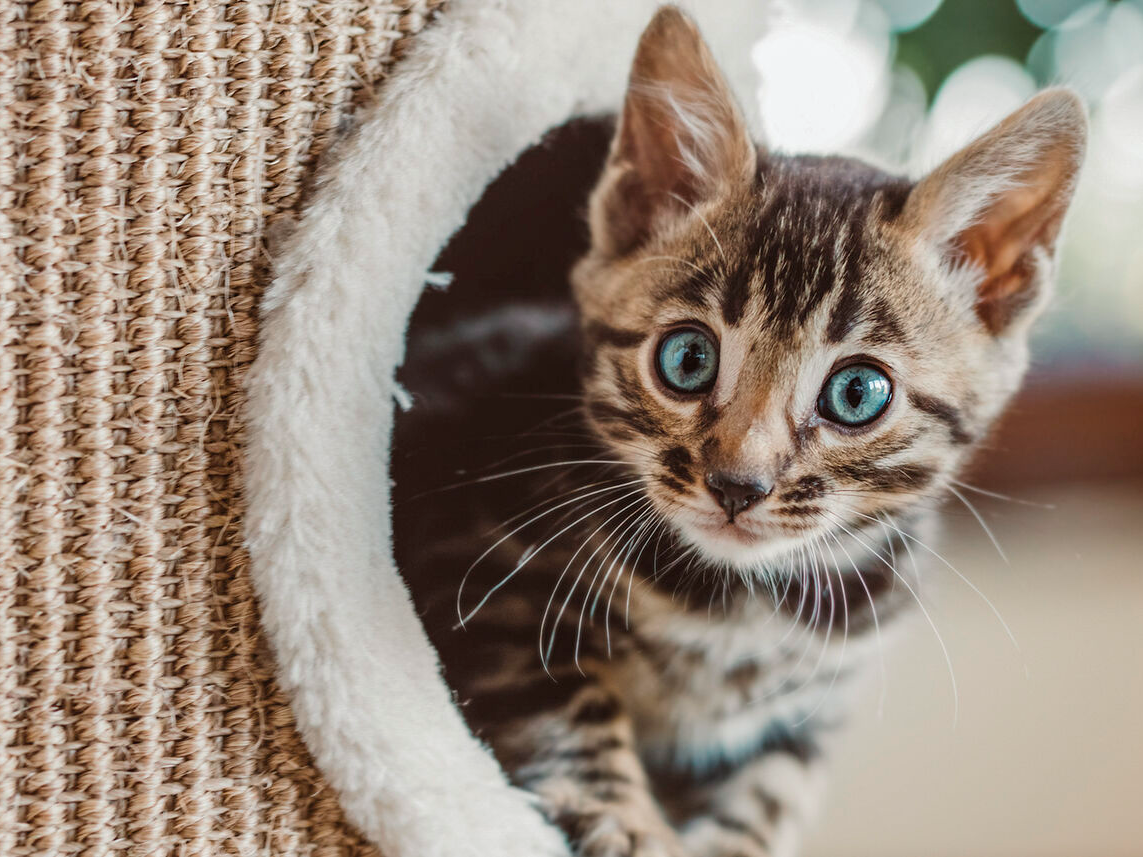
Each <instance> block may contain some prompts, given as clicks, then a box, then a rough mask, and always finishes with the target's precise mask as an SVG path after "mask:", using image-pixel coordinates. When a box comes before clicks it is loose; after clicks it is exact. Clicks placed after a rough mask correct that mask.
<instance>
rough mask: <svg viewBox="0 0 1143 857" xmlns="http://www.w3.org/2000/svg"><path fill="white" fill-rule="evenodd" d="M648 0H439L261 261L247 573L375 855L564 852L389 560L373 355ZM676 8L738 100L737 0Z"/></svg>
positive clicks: (611, 60) (396, 335)
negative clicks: (488, 189)
mask: <svg viewBox="0 0 1143 857" xmlns="http://www.w3.org/2000/svg"><path fill="white" fill-rule="evenodd" d="M656 5H657V4H656V3H655V2H653V0H623V2H616V0H578V2H574V3H569V2H555V0H499V2H491V0H452V2H450V3H449V5H448V6H447V11H446V12H445V13H444V14H443V15H442V17H441V19H440V20H439V21H438V22H437V23H436V24H435V25H434V26H433V27H431V28H430V29H428V30H427V31H425V32H424V33H422V34H421V35H419V36H418V37H417V40H416V44H415V45H414V48H413V50H412V51H411V52H410V54H409V55H408V56H407V57H406V59H405V60H404V61H403V62H402V63H401V65H400V66H399V67H398V69H397V70H396V73H395V74H394V75H393V76H392V77H391V78H390V79H389V80H388V81H387V82H386V84H385V85H384V88H383V89H382V92H381V94H380V101H379V103H378V104H377V106H376V107H375V108H373V109H372V110H371V111H370V112H369V113H368V115H366V116H364V117H363V118H362V121H361V123H360V125H359V126H358V128H357V130H356V131H355V133H354V134H353V135H352V136H351V137H350V138H349V139H348V140H347V141H346V142H345V143H344V144H343V145H342V146H341V147H340V149H339V151H338V153H337V154H338V158H339V160H337V161H336V162H335V163H334V164H333V165H331V166H330V167H328V168H327V169H326V172H325V174H324V178H323V181H322V182H320V184H319V186H318V188H317V190H316V192H315V193H314V195H313V198H312V201H311V203H310V205H309V206H308V208H307V209H306V210H305V211H304V213H303V215H302V217H301V219H300V221H299V224H298V228H297V229H296V231H295V232H294V234H293V236H292V238H291V239H290V241H289V242H288V243H287V245H286V246H285V247H283V248H282V249H281V252H280V253H279V255H278V258H277V265H276V272H277V275H276V279H275V281H274V283H273V285H272V287H271V288H270V290H269V292H268V294H267V295H266V298H265V301H264V305H263V311H264V318H263V324H262V331H261V341H262V342H261V350H260V355H259V357H258V360H257V362H256V364H255V366H254V368H253V370H252V372H251V375H250V377H249V380H248V389H249V414H248V416H249V425H250V444H249V449H248V460H247V473H248V501H249V512H248V515H247V521H246V526H247V539H248V543H249V547H250V552H251V557H252V560H253V573H254V583H255V585H256V587H257V589H258V592H259V595H260V598H261V604H262V620H263V623H264V625H265V628H266V632H267V635H268V637H269V639H270V642H271V644H272V645H273V648H274V650H275V653H276V655H277V659H278V665H279V671H280V678H281V682H282V684H283V685H284V686H285V688H286V689H287V690H288V692H289V693H290V694H291V696H292V699H293V707H294V713H295V715H296V718H297V722H298V726H299V728H300V730H301V733H302V735H303V737H304V738H305V740H306V742H307V744H308V745H309V747H310V749H311V751H312V752H313V755H314V759H315V761H316V763H317V765H318V767H319V768H320V769H321V770H322V771H323V772H324V774H325V776H326V777H327V779H328V780H329V782H330V783H331V784H332V785H333V786H334V787H335V788H336V789H337V790H338V792H339V794H340V796H341V801H342V804H343V806H344V808H345V811H346V813H347V815H348V816H349V818H350V819H351V820H352V821H353V823H355V824H356V825H357V826H358V827H359V828H360V829H361V830H362V831H363V832H364V834H365V835H366V836H367V837H369V838H370V839H371V840H372V841H374V842H375V843H376V844H377V845H378V846H380V848H381V850H382V852H383V853H384V854H385V855H386V857H405V855H408V856H409V857H413V855H415V857H438V856H439V857H446V855H447V857H463V855H474V857H475V855H480V857H489V855H497V857H514V855H520V857H525V855H526V856H527V857H538V856H539V855H545V854H546V855H556V854H566V853H567V852H566V846H565V845H564V843H563V839H562V837H561V836H560V834H559V833H558V832H557V831H556V830H555V829H554V828H551V827H549V826H548V825H547V824H546V823H545V822H544V821H543V820H542V819H541V817H540V815H539V813H538V812H536V811H535V809H534V807H533V806H532V805H531V804H530V801H529V799H528V798H527V796H526V795H525V794H523V793H522V792H520V791H518V790H516V789H513V788H512V787H510V786H509V785H508V783H507V781H506V779H505V777H504V775H503V773H502V771H501V770H500V768H499V767H498V765H497V764H496V762H495V760H494V759H493V758H492V756H491V755H490V754H489V753H488V751H487V750H486V749H485V748H484V747H483V746H482V745H481V744H480V743H479V742H478V741H477V740H476V739H475V738H474V737H473V736H472V735H471V734H470V733H469V732H468V730H467V728H466V727H465V724H464V722H463V720H462V719H461V717H460V716H459V713H458V712H457V710H456V708H455V707H454V705H453V702H452V699H451V696H450V693H449V691H448V688H447V687H446V685H445V684H444V682H443V681H442V680H441V678H440V675H439V670H438V663H437V658H436V653H435V652H434V651H433V650H432V648H431V647H430V646H429V644H428V642H427V640H426V638H425V635H424V632H423V629H422V628H421V626H420V624H419V622H418V620H417V617H416V615H415V614H414V612H413V609H412V607H411V604H410V601H409V598H408V595H407V593H406V590H405V587H404V584H403V583H402V581H401V579H400V577H399V576H398V574H397V571H396V569H395V568H394V566H393V561H392V552H391V522H390V517H389V482H388V474H387V464H388V462H387V459H388V450H389V438H390V429H391V425H392V403H393V400H394V395H395V394H396V389H395V386H394V381H393V372H394V368H395V367H396V366H397V365H398V364H399V363H400V361H401V359H402V352H403V338H404V331H405V327H406V324H407V321H408V318H409V315H410V312H411V311H412V309H413V306H414V304H415V302H416V300H417V298H418V295H419V293H420V290H421V288H422V287H423V284H424V282H425V278H426V272H427V270H428V268H429V266H430V265H431V264H432V262H433V260H434V258H435V257H436V255H437V253H438V252H439V251H440V249H441V247H442V246H443V245H444V243H445V241H446V240H447V239H448V238H449V236H450V235H451V234H452V233H453V232H454V231H455V230H456V229H457V228H458V227H460V225H461V224H462V223H463V220H464V217H465V215H466V213H467V211H468V209H469V207H470V206H471V205H472V204H473V203H474V202H475V201H476V200H477V199H478V198H479V196H480V194H481V192H482V191H483V190H484V188H485V186H486V185H487V184H488V183H489V182H490V181H491V180H492V179H493V178H494V177H495V176H496V175H497V173H499V172H500V171H501V170H502V169H503V168H504V167H505V166H506V165H507V164H509V163H510V162H511V161H512V160H513V159H514V158H516V157H517V156H518V155H519V154H520V153H521V152H522V151H523V150H524V149H526V148H527V147H528V146H529V145H531V144H534V143H535V142H536V141H538V140H539V139H540V137H541V136H542V134H543V133H544V132H545V131H546V130H547V129H549V128H551V127H553V126H556V125H559V124H561V123H563V122H565V121H566V120H568V119H569V118H572V117H574V116H576V115H581V114H585V113H586V114H590V113H596V112H601V111H605V110H614V109H616V107H617V106H618V104H619V103H620V98H621V96H622V93H623V89H624V86H625V84H626V76H627V67H628V64H629V62H630V60H631V56H632V54H633V51H634V47H635V43H636V39H637V37H638V34H639V32H640V30H641V29H642V27H643V26H644V25H645V24H646V22H647V21H648V20H649V19H650V16H651V13H652V11H653V9H654V7H655V6H656ZM692 6H693V7H695V8H692V10H691V11H692V12H693V13H694V14H695V16H696V18H697V19H698V21H699V23H700V24H701V25H702V26H703V29H704V31H705V33H706V35H707V38H708V40H709V41H710V43H711V45H712V47H713V48H714V52H715V54H716V55H717V56H718V57H719V59H720V61H721V62H723V63H724V64H725V67H726V68H727V70H728V72H729V77H730V79H731V83H732V85H734V86H735V88H736V90H737V91H738V93H739V98H740V100H741V101H742V104H743V107H744V108H745V110H746V111H747V113H748V115H749V114H751V113H752V112H753V110H754V105H755V101H754V98H753V94H752V92H751V87H752V83H753V73H752V71H751V69H750V65H749V47H750V44H751V43H752V42H753V41H754V39H755V38H756V37H757V35H758V34H759V32H760V31H761V27H762V20H761V19H762V15H761V8H760V7H761V4H760V2H759V0H703V2H696V3H694V4H692Z"/></svg>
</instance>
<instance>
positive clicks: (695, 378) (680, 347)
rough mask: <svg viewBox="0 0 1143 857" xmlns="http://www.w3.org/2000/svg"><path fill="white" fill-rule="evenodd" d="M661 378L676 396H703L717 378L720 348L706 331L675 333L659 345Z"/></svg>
mask: <svg viewBox="0 0 1143 857" xmlns="http://www.w3.org/2000/svg"><path fill="white" fill-rule="evenodd" d="M655 368H656V370H657V371H658V374H659V378H660V379H661V380H662V382H663V384H664V385H666V386H667V388H668V389H670V390H672V391H673V392H675V393H685V394H694V393H703V392H706V391H707V390H708V389H710V387H711V386H712V385H713V384H714V379H715V378H716V377H717V375H718V347H717V346H716V345H715V343H714V340H713V339H712V338H711V336H710V335H709V334H708V333H706V331H704V330H700V329H698V328H692V327H685V328H681V329H677V330H672V331H670V332H669V333H667V334H666V335H665V336H664V337H663V338H662V340H660V342H659V350H658V352H657V353H656V357H655Z"/></svg>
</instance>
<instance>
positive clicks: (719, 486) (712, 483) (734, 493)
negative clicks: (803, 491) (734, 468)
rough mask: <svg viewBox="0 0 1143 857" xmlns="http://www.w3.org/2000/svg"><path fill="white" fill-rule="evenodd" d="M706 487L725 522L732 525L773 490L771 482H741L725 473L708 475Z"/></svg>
mask: <svg viewBox="0 0 1143 857" xmlns="http://www.w3.org/2000/svg"><path fill="white" fill-rule="evenodd" d="M706 487H707V489H709V491H710V493H711V495H712V496H713V497H714V499H715V500H716V501H717V502H718V505H719V506H721V507H722V510H723V511H724V512H726V520H727V521H729V522H730V523H732V524H733V523H734V519H735V517H737V516H738V515H739V514H740V513H742V512H745V511H746V510H747V509H749V508H750V507H751V506H753V505H754V504H755V503H757V502H759V501H760V500H765V499H766V498H767V497H768V496H769V495H770V492H771V491H773V490H774V485H773V483H771V482H764V481H763V480H761V479H751V480H743V479H742V478H741V477H738V476H731V475H729V474H727V473H708V474H707V475H706Z"/></svg>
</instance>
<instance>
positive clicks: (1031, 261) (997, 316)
mask: <svg viewBox="0 0 1143 857" xmlns="http://www.w3.org/2000/svg"><path fill="white" fill-rule="evenodd" d="M1086 141H1087V116H1086V113H1085V111H1084V106H1083V102H1081V101H1080V100H1079V98H1078V97H1077V96H1076V95H1075V94H1074V93H1072V92H1071V91H1069V90H1066V89H1053V90H1047V91H1045V92H1043V93H1041V94H1040V95H1038V96H1036V97H1035V98H1033V99H1032V100H1031V101H1029V102H1028V103H1027V104H1025V105H1024V106H1023V107H1022V108H1020V109H1019V110H1017V111H1016V112H1015V113H1013V114H1012V115H1010V116H1009V117H1008V118H1007V119H1005V120H1004V121H1003V122H1001V123H1000V124H999V125H997V126H996V127H995V128H993V129H992V130H991V131H989V132H988V133H986V134H985V135H984V136H982V137H980V138H979V139H977V140H976V141H975V142H973V143H971V144H969V145H968V146H967V147H965V148H964V149H962V150H961V151H960V152H958V153H957V154H955V155H953V156H952V157H951V158H949V159H948V160H947V161H945V162H944V163H943V164H942V165H941V166H939V167H938V168H937V169H936V170H934V171H933V172H932V173H930V174H929V175H928V176H926V177H925V178H923V179H922V180H921V181H920V182H919V183H918V184H917V186H916V187H915V188H914V189H913V191H912V192H911V193H910V195H909V198H908V200H907V201H906V203H905V207H904V210H903V211H902V214H901V216H902V221H901V222H902V224H903V225H904V226H905V227H906V228H907V229H908V230H910V231H911V232H915V233H919V234H920V236H921V238H922V240H923V241H925V242H926V243H927V244H928V245H929V246H930V247H935V248H936V249H937V250H938V252H940V253H941V254H943V255H944V257H945V261H946V263H947V264H948V265H949V267H959V266H970V267H971V268H975V269H976V271H977V272H978V276H977V277H974V278H972V280H973V282H975V284H976V295H975V301H976V312H977V315H978V316H979V317H980V320H981V321H982V322H983V323H984V325H985V327H986V328H987V329H988V330H989V331H991V332H992V333H993V334H997V335H999V334H1001V333H1003V332H1004V331H1005V330H1006V329H1007V328H1008V327H1009V326H1010V325H1011V324H1012V323H1013V322H1014V321H1015V320H1016V319H1018V318H1020V317H1022V316H1023V315H1024V311H1025V310H1028V309H1031V308H1032V307H1035V306H1037V305H1038V304H1039V303H1040V301H1039V300H1038V298H1039V297H1040V296H1041V293H1042V292H1043V291H1044V290H1045V287H1046V285H1047V280H1048V278H1049V277H1050V268H1051V261H1052V259H1053V257H1054V254H1055V249H1056V239H1057V238H1058V236H1059V232H1060V226H1061V224H1062V223H1063V220H1064V215H1065V214H1066V213H1067V209H1068V205H1069V204H1070V203H1071V199H1072V194H1073V191H1074V190H1075V184H1076V178H1077V176H1078V174H1079V169H1080V164H1081V163H1082V161H1083V153H1084V148H1085V146H1086Z"/></svg>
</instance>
